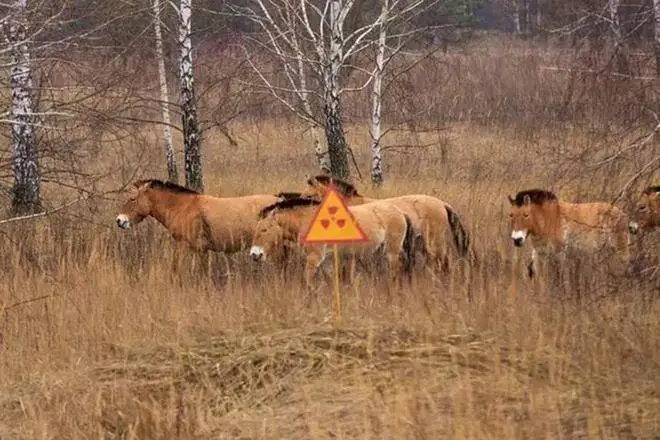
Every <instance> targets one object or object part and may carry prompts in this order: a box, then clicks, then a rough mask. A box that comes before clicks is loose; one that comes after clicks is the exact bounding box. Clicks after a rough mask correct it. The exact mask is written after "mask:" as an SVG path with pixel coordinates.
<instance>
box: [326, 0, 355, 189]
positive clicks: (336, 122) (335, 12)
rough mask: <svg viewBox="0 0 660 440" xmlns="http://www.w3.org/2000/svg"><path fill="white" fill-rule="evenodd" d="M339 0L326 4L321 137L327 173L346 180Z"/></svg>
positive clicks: (346, 163)
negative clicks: (326, 51)
mask: <svg viewBox="0 0 660 440" xmlns="http://www.w3.org/2000/svg"><path fill="white" fill-rule="evenodd" d="M342 12H343V11H342V2H341V0H331V2H330V29H331V35H330V54H329V63H328V64H327V65H326V66H324V81H323V82H324V84H323V85H324V88H325V90H324V92H325V93H324V101H325V102H324V106H323V112H324V115H325V137H326V140H327V143H328V156H329V158H330V174H332V175H333V176H335V177H339V178H342V179H347V178H348V177H350V168H349V166H348V145H347V144H346V136H345V135H344V128H343V125H342V121H341V105H340V87H341V86H340V73H341V67H342V63H343V53H342V51H343V44H344V41H343V38H344V33H343V20H344V19H345V18H346V14H343V13H342Z"/></svg>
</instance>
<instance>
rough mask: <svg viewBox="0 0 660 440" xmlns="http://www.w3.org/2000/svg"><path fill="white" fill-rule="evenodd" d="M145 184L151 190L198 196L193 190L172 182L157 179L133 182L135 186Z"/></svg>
mask: <svg viewBox="0 0 660 440" xmlns="http://www.w3.org/2000/svg"><path fill="white" fill-rule="evenodd" d="M145 183H148V184H149V186H150V187H151V188H154V189H160V190H164V191H169V192H173V193H178V194H198V195H199V192H197V191H195V190H193V189H190V188H186V187H185V186H181V185H178V184H176V183H174V182H170V181H162V180H158V179H145V180H139V181H137V182H135V185H136V186H142V185H144V184H145Z"/></svg>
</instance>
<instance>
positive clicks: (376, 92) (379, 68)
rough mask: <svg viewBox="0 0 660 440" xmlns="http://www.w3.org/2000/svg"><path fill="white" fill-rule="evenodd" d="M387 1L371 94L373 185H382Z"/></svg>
mask: <svg viewBox="0 0 660 440" xmlns="http://www.w3.org/2000/svg"><path fill="white" fill-rule="evenodd" d="M388 12H389V0H381V9H380V14H381V16H380V19H379V20H380V24H379V31H378V46H377V47H376V67H375V69H374V73H373V90H372V92H371V99H372V101H371V131H370V132H369V134H370V137H371V181H372V183H373V184H374V185H380V184H382V183H383V149H382V145H381V119H382V103H383V97H382V89H383V75H384V73H385V46H386V42H387V13H388Z"/></svg>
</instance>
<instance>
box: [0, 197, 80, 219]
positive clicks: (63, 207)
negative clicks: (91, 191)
mask: <svg viewBox="0 0 660 440" xmlns="http://www.w3.org/2000/svg"><path fill="white" fill-rule="evenodd" d="M88 198H89V196H83V197H79V198H77V199H75V200H72V201H70V202H68V203H65V204H64V205H62V206H58V207H57V208H55V209H51V210H46V211H42V212H38V213H36V214H29V215H22V216H20V217H12V218H8V219H4V220H0V225H4V224H7V223H14V222H19V221H24V220H30V219H34V218H39V217H45V216H48V215H51V214H55V213H56V212H59V211H62V210H64V209H66V208H68V207H70V206H72V205H75V204H77V203H80V202H82V201H83V200H86V199H88Z"/></svg>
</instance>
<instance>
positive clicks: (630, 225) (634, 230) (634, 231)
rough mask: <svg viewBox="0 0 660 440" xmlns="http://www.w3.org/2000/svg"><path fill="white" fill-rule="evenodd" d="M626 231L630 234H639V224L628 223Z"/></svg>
mask: <svg viewBox="0 0 660 440" xmlns="http://www.w3.org/2000/svg"><path fill="white" fill-rule="evenodd" d="M628 231H630V233H631V234H633V235H634V234H637V233H638V232H639V223H637V222H630V223H628Z"/></svg>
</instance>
